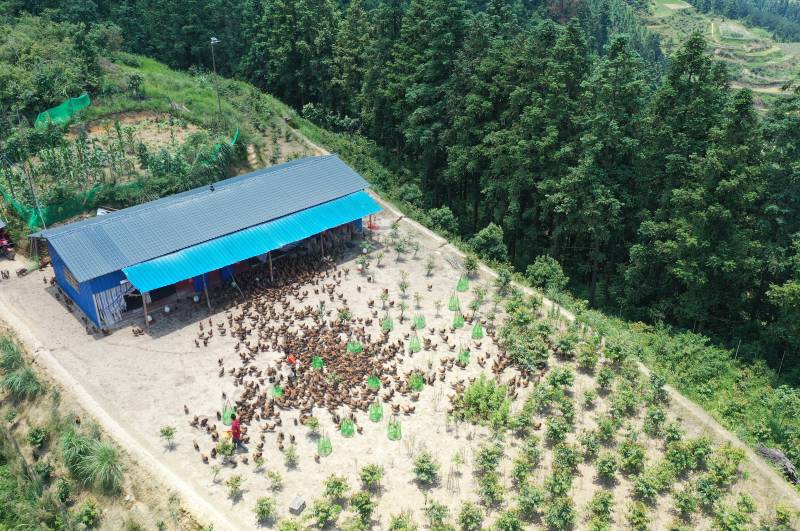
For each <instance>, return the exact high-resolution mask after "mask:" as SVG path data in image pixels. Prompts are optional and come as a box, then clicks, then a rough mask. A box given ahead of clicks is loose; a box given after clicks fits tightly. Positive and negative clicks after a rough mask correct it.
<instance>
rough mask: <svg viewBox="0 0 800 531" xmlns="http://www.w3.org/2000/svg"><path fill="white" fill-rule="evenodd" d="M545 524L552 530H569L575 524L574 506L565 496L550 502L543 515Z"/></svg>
mask: <svg viewBox="0 0 800 531" xmlns="http://www.w3.org/2000/svg"><path fill="white" fill-rule="evenodd" d="M544 521H545V523H546V524H547V525H548V526H549V527H551V528H552V529H558V530H561V529H569V528H571V527H572V526H573V525H574V524H575V504H574V503H573V502H572V500H571V499H570V498H568V497H566V496H561V497H558V498H555V499H554V500H553V501H551V502H550V503H549V504H548V506H547V510H546V511H545V514H544Z"/></svg>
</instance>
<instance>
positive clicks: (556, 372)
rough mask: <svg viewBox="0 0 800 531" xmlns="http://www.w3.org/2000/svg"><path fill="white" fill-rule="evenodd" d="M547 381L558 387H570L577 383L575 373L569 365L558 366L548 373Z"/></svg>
mask: <svg viewBox="0 0 800 531" xmlns="http://www.w3.org/2000/svg"><path fill="white" fill-rule="evenodd" d="M547 383H548V384H549V385H550V386H551V387H555V388H556V389H562V390H564V389H568V388H570V387H572V384H574V383H575V373H574V372H572V370H571V369H569V368H568V367H556V368H554V369H553V370H552V371H550V374H548V375H547Z"/></svg>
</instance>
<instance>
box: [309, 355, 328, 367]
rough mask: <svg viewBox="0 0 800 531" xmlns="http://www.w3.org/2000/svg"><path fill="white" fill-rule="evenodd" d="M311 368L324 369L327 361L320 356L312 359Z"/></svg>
mask: <svg viewBox="0 0 800 531" xmlns="http://www.w3.org/2000/svg"><path fill="white" fill-rule="evenodd" d="M311 366H312V367H313V368H315V369H322V368H323V367H324V366H325V361H323V359H322V358H320V357H319V356H314V357H313V358H311Z"/></svg>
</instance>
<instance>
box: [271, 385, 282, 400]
mask: <svg viewBox="0 0 800 531" xmlns="http://www.w3.org/2000/svg"><path fill="white" fill-rule="evenodd" d="M272 394H273V395H274V396H275V398H280V397H282V396H283V387H281V386H280V385H276V386H274V387H273V388H272Z"/></svg>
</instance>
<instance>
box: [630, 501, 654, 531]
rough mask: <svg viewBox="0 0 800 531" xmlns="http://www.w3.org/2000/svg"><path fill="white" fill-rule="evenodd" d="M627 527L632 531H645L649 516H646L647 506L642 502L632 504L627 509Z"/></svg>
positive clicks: (648, 523)
mask: <svg viewBox="0 0 800 531" xmlns="http://www.w3.org/2000/svg"><path fill="white" fill-rule="evenodd" d="M627 521H628V526H629V528H630V529H633V530H634V531H647V528H648V527H649V525H650V516H649V515H648V514H647V506H646V505H645V504H643V503H642V502H634V503H632V504H631V506H630V508H629V509H628V516H627Z"/></svg>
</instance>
